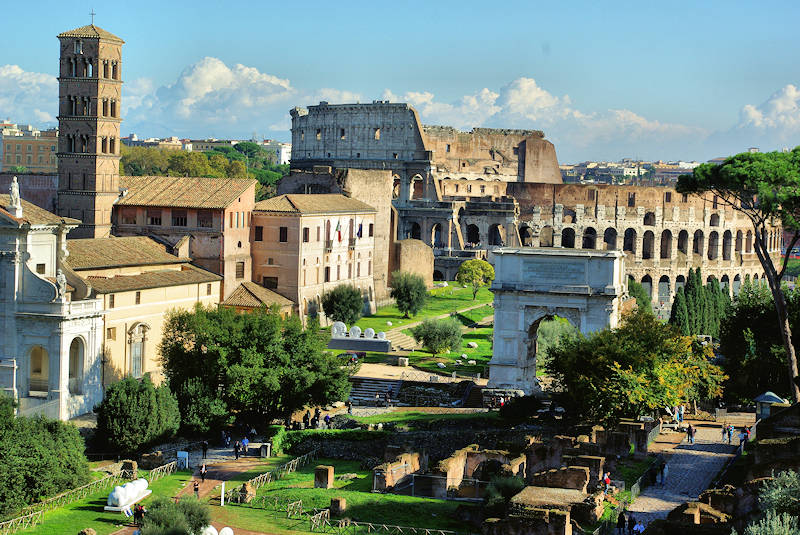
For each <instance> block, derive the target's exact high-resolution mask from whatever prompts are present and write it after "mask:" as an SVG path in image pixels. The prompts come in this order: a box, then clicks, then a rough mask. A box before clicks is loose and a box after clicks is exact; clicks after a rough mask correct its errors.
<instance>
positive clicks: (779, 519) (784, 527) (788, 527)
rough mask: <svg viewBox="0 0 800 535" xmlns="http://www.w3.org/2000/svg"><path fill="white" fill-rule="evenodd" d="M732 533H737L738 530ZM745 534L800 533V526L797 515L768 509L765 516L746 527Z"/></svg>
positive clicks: (786, 534)
mask: <svg viewBox="0 0 800 535" xmlns="http://www.w3.org/2000/svg"><path fill="white" fill-rule="evenodd" d="M731 535H737V532H736V530H733V531H732V532H731ZM744 535H800V527H798V525H797V517H795V516H792V515H790V514H788V513H780V514H779V513H776V512H774V511H767V514H765V515H764V517H763V518H761V519H760V520H758V521H756V522H753V523H752V524H750V525H748V526H747V527H746V528H745V530H744Z"/></svg>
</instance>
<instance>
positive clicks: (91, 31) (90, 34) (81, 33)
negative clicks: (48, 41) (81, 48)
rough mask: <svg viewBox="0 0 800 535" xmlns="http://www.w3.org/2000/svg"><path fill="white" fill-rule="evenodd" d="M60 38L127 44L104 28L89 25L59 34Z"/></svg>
mask: <svg viewBox="0 0 800 535" xmlns="http://www.w3.org/2000/svg"><path fill="white" fill-rule="evenodd" d="M58 37H83V38H85V39H107V40H109V41H118V42H120V43H124V42H125V41H123V40H122V39H120V38H119V37H117V36H116V35H114V34H113V33H111V32H107V31H105V30H104V29H103V28H99V27H97V26H95V25H94V24H87V25H86V26H81V27H80V28H75V29H74V30H69V31H67V32H62V33H60V34H58Z"/></svg>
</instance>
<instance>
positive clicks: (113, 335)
mask: <svg viewBox="0 0 800 535" xmlns="http://www.w3.org/2000/svg"><path fill="white" fill-rule="evenodd" d="M106 338H107V339H108V340H116V339H117V328H116V327H109V328H107V329H106Z"/></svg>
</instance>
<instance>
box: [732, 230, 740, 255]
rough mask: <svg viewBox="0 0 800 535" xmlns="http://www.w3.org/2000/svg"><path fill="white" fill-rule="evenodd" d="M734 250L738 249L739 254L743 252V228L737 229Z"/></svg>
mask: <svg viewBox="0 0 800 535" xmlns="http://www.w3.org/2000/svg"><path fill="white" fill-rule="evenodd" d="M733 250H734V251H736V252H737V253H739V254H742V231H741V230H737V231H736V244H735V245H734V249H733Z"/></svg>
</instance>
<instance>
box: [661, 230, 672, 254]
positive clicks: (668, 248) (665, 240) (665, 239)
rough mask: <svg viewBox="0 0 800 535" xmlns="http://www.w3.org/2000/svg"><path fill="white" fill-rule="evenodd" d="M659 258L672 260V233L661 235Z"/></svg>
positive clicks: (666, 232)
mask: <svg viewBox="0 0 800 535" xmlns="http://www.w3.org/2000/svg"><path fill="white" fill-rule="evenodd" d="M660 256H661V258H672V232H670V231H668V230H665V231H664V232H662V233H661V255H660Z"/></svg>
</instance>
